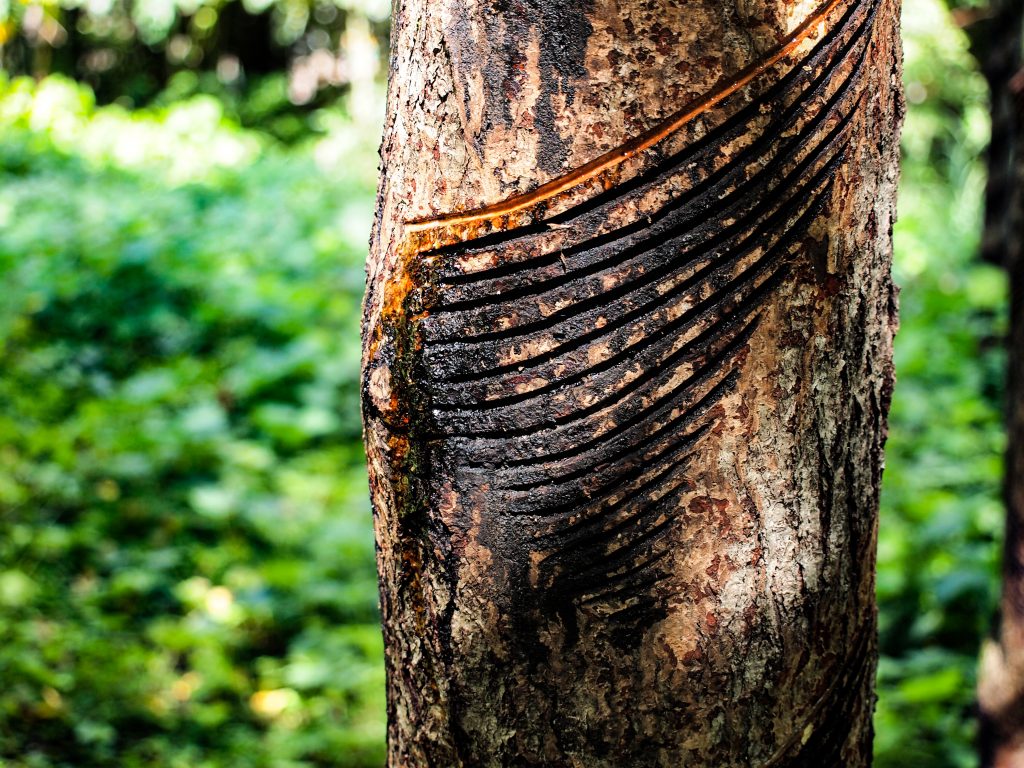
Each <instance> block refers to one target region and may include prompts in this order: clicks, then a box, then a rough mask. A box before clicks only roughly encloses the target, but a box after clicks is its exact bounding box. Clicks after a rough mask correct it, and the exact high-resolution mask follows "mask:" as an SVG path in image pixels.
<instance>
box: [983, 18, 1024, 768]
mask: <svg viewBox="0 0 1024 768" xmlns="http://www.w3.org/2000/svg"><path fill="white" fill-rule="evenodd" d="M972 43H973V46H974V49H975V51H976V53H977V54H978V59H979V62H980V64H981V68H982V71H983V72H984V74H985V77H986V79H987V80H988V84H989V88H990V92H991V100H992V141H991V144H990V147H989V155H988V171H989V174H988V175H989V178H988V188H987V193H986V200H985V230H984V233H983V236H982V255H983V257H984V258H986V259H987V260H989V261H991V262H993V263H996V264H1000V265H1002V266H1004V267H1005V268H1006V269H1007V270H1008V272H1009V276H1010V334H1009V339H1008V352H1009V359H1008V369H1009V376H1008V385H1007V433H1008V449H1007V454H1006V475H1005V484H1004V498H1005V501H1006V536H1005V541H1004V551H1003V585H1002V586H1003V594H1002V600H1001V603H1000V621H999V627H998V632H997V638H996V639H995V640H993V641H989V642H987V643H986V644H985V646H984V648H983V650H982V657H981V669H980V676H979V682H978V702H979V710H980V721H981V728H980V738H979V742H980V751H981V765H982V768H1024V256H1022V243H1024V54H1022V47H1024V6H1021V4H1020V3H1019V2H1018V1H1017V0H1002V1H1001V2H997V3H995V4H994V6H993V14H992V16H991V18H990V19H988V20H987V23H983V24H982V25H979V27H978V28H977V29H976V30H975V33H974V35H972Z"/></svg>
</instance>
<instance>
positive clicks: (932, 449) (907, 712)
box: [875, 0, 1007, 768]
mask: <svg viewBox="0 0 1024 768" xmlns="http://www.w3.org/2000/svg"><path fill="white" fill-rule="evenodd" d="M904 38H905V43H904V46H905V51H906V76H905V81H906V85H907V99H908V107H909V110H908V115H907V122H906V126H905V129H904V136H903V147H904V163H903V183H902V188H901V194H900V203H899V209H900V221H899V224H898V225H897V228H896V265H895V271H896V280H897V282H898V283H899V284H900V286H901V287H902V294H901V302H900V303H901V315H902V321H901V328H900V333H899V336H898V337H897V341H896V369H897V376H898V383H897V386H896V392H895V396H894V400H893V409H892V415H891V426H890V437H889V443H888V447H887V457H886V471H885V480H884V486H883V492H882V515H881V530H880V536H879V571H878V597H879V607H880V621H881V638H880V639H881V649H882V660H881V664H880V668H879V705H878V710H877V715H876V721H875V723H876V729H877V742H876V753H877V758H878V759H877V761H876V765H877V766H879V768H897V767H899V768H905V767H906V766H929V768H954V767H957V768H959V767H963V768H966V767H967V766H973V765H977V758H976V757H975V754H974V744H973V741H974V738H975V723H974V709H973V708H974V697H975V681H976V673H975V666H976V662H977V654H978V648H979V643H980V641H981V638H982V637H984V636H985V634H986V633H987V632H988V631H989V627H990V626H991V622H992V617H993V614H994V611H995V608H996V604H997V601H998V594H999V553H1000V548H999V544H998V542H999V539H1000V538H1001V531H1002V524H1003V514H1004V512H1003V507H1002V503H1001V500H1000V496H999V493H1000V486H1001V477H1002V451H1003V446H1004V433H1003V428H1002V414H1001V402H1002V398H1003V390H1004V365H1005V363H1004V355H1003V347H1002V345H1003V339H1004V337H1005V333H1006V322H1007V312H1006V303H1007V286H1006V279H1005V275H1004V274H1003V272H1002V271H1001V270H999V269H997V268H995V267H992V266H989V265H986V264H983V263H981V262H980V261H979V260H978V258H977V256H976V253H977V247H978V242H979V238H980V234H981V216H982V207H981V206H982V196H983V191H984V172H985V169H984V162H983V155H984V150H985V146H986V142H987V140H988V111H987V110H988V103H987V91H986V86H985V83H984V80H983V79H982V78H981V76H980V75H979V74H978V73H977V71H976V70H977V68H976V63H975V62H974V60H973V59H972V57H971V55H970V53H969V51H968V42H967V38H966V35H965V34H964V33H963V31H962V30H960V29H957V28H956V27H955V26H954V25H953V24H952V23H951V21H950V18H949V15H948V13H947V11H946V10H945V8H944V6H942V5H941V4H940V3H939V2H937V1H936V0H908V2H907V3H906V5H905V8H904Z"/></svg>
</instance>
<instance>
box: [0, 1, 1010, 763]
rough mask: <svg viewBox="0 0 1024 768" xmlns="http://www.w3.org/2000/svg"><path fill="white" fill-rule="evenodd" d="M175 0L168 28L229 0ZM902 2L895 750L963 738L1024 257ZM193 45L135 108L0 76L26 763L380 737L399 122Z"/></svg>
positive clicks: (2, 351) (970, 90)
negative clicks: (259, 74)
mask: <svg viewBox="0 0 1024 768" xmlns="http://www.w3.org/2000/svg"><path fill="white" fill-rule="evenodd" d="M0 1H2V0H0ZM168 1H169V5H168V7H170V8H172V9H173V14H172V15H173V19H174V20H173V23H172V25H171V27H166V26H165V27H160V28H159V29H162V30H164V31H163V32H160V33H159V34H160V35H164V39H163V42H161V39H160V38H159V35H157V36H156V37H152V38H147V39H152V40H153V41H155V42H149V43H145V45H148V46H150V48H151V49H153V50H157V49H160V46H162V45H164V46H165V45H169V43H170V40H171V39H173V37H174V35H175V34H178V33H179V32H180V30H181V28H182V27H181V25H185V26H188V25H195V24H196V17H197V16H198V15H199V14H200V12H201V11H202V9H203V8H204V7H210V8H214V9H216V10H217V11H218V13H219V12H220V11H221V10H222V9H223V8H225V7H227V6H226V5H217V4H214V5H209V6H206V5H203V4H194V5H187V4H181V3H180V2H177V0H173V1H172V0H168ZM304 3H305V0H301V1H300V2H299V3H298V5H304ZM271 5H273V8H274V9H275V10H272V11H271V13H272V14H273V13H286V12H292V11H287V10H281V11H279V10H276V9H277V8H278V6H280V7H281V8H285V6H286V5H287V4H286V3H284V2H283V0H282V2H275V3H272V4H271ZM261 7H270V6H269V5H268V6H261ZM291 7H292V6H291V5H288V8H291ZM295 7H298V6H295ZM304 7H306V8H307V10H308V9H312V10H309V11H308V13H311V14H314V15H315V13H316V8H318V7H319V6H315V5H304ZM339 7H341V8H342V9H343V10H345V9H348V10H351V9H352V8H357V7H360V6H359V4H358V3H356V4H345V3H342V4H341V6H339ZM48 8H50V11H48V12H52V13H54V14H57V15H54V18H63V17H62V16H59V14H60V13H70V12H71V11H72V10H75V9H76V8H79V10H81V9H86V8H87V6H81V7H79V6H76V5H72V4H67V5H62V6H48ZM88 8H93V6H92V5H90V6H88ZM95 8H97V9H99V11H97V13H98V14H99V15H98V16H97V18H101V17H102V13H100V12H101V11H102V12H104V13H107V14H113V16H116V15H117V14H118V13H144V12H146V13H148V12H153V13H156V11H153V10H152V9H153V8H156V6H153V5H152V4H146V3H141V4H137V5H135V6H128V5H125V6H123V7H122V6H117V5H116V4H115V5H110V4H107V5H104V4H102V3H101V4H98V5H95ZM104 8H105V9H106V11H104ZM147 8H149V9H150V11H147V10H146V9H147ZM118 9H120V10H118ZM94 10H95V9H94ZM257 10H258V9H257ZM293 10H294V9H293ZM23 11H24V8H22V10H21V11H19V13H20V12H23ZM364 11H365V9H364ZM75 12H76V13H78V12H79V11H78V10H75ZM83 12H85V11H83ZM92 12H93V11H92V10H88V13H92ZM162 12H166V9H165V10H164V11H162ZM296 12H297V11H296ZM327 15H328V16H329V14H327ZM113 16H111V18H113ZM164 18H165V19H166V18H167V17H166V16H165V17H164ZM218 18H219V17H218ZM275 18H276V17H275ZM323 18H327V16H324V17H323ZM208 20H209V19H208ZM307 20H308V19H307ZM905 21H906V33H907V41H906V53H907V61H906V65H907V83H908V89H907V93H908V100H909V117H908V120H907V125H906V129H905V132H904V148H905V164H904V170H903V187H902V196H901V202H900V210H901V220H900V223H899V225H898V227H897V231H896V245H897V259H896V275H897V280H898V282H899V283H900V284H901V285H902V286H903V295H902V317H903V320H902V330H901V332H900V335H899V338H898V341H897V365H898V372H899V384H898V387H897V390H896V395H895V400H894V404H893V412H892V420H891V436H890V441H889V450H888V467H887V470H886V475H885V487H884V492H883V510H882V522H881V534H880V549H879V584H878V594H879V601H880V612H881V649H882V654H883V658H882V662H881V665H880V670H879V695H880V700H879V706H878V715H877V718H876V726H877V732H878V736H877V750H876V751H877V765H879V766H880V767H881V768H896V767H897V766H899V767H901V768H903V767H905V766H929V768H961V767H966V766H970V765H973V764H974V763H975V760H974V758H973V745H972V739H973V738H974V723H973V710H972V706H973V705H972V702H973V698H974V682H975V671H974V670H975V660H976V655H977V649H978V645H979V641H980V638H981V637H982V636H983V635H984V634H985V632H986V631H987V629H988V626H989V623H990V620H991V616H992V613H993V611H994V607H995V604H996V598H997V594H998V578H997V571H998V545H997V541H998V539H999V535H1000V530H1001V524H1002V509H1001V505H1000V502H999V498H998V489H999V483H1000V472H1001V461H1000V456H1001V451H1002V445H1003V437H1002V429H1001V417H1000V402H1001V398H1002V388H1003V365H1004V362H1003V355H1002V353H1001V344H1002V339H1003V337H1004V335H1005V323H1006V311H1005V301H1006V296H1005V294H1006V288H1005V281H1004V277H1003V275H1002V274H1001V273H1000V272H999V271H998V270H996V269H994V268H992V267H989V266H985V265H983V264H981V263H979V262H978V261H977V260H976V259H975V250H976V246H977V241H978V236H979V228H980V214H981V211H980V200H981V191H982V184H983V173H984V168H983V163H982V155H983V151H984V145H985V141H986V138H987V115H986V94H985V86H984V83H983V82H982V80H981V78H980V77H979V76H978V75H977V74H976V72H975V67H974V63H973V61H972V59H971V57H970V55H969V53H968V50H967V43H966V39H965V36H964V34H963V33H962V32H961V31H960V30H958V29H956V28H955V27H954V25H953V24H952V23H951V22H950V19H949V16H948V13H947V11H946V10H945V9H944V7H943V6H941V5H940V4H939V2H938V0H908V2H907V8H906V13H905ZM132 23H133V24H136V26H138V27H139V29H142V27H141V26H140V25H138V23H137V22H132ZM204 23H205V22H204ZM275 23H276V22H275ZM175 25H178V26H175ZM304 29H306V28H304ZM168 30H170V31H168ZM175 30H177V31H175ZM307 31H308V30H307ZM140 34H141V33H140ZM147 34H149V33H147ZM190 34H191V33H190ZM302 34H306V32H303V33H302ZM132 44H133V45H134V44H135V43H132ZM204 44H205V43H204ZM55 50H56V49H55ZM127 60H128V59H126V61H127ZM184 74H185V76H186V79H182V72H178V73H177V74H175V75H173V76H172V77H171V78H170V79H169V80H168V82H167V83H165V84H164V85H163V86H162V87H163V88H164V89H163V90H162V91H160V93H159V94H158V95H157V96H155V97H154V98H153V99H151V104H152V106H151V107H149V108H147V109H143V110H134V111H131V110H129V109H126V108H123V107H121V106H116V105H114V106H103V107H97V106H96V105H95V103H94V96H93V91H92V90H91V89H90V88H89V87H83V86H82V85H80V84H75V83H73V82H71V81H69V80H65V79H61V78H59V77H50V78H47V79H44V80H42V81H41V82H39V83H38V84H36V83H32V82H30V81H28V80H24V79H22V80H4V81H0V134H2V135H3V138H4V140H3V142H2V143H0V284H2V285H3V292H2V294H0V371H2V375H0V765H4V766H10V767H11V768H57V767H58V766H60V767H61V768H64V767H74V768H91V767H92V766H125V767H126V768H131V767H132V766H142V765H146V766H161V767H163V766H167V767H169V768H177V767H179V766H180V767H181V768H186V767H187V768H206V767H209V768H221V767H224V768H227V767H228V766H230V767H231V768H235V767H236V766H237V767H238V768H248V767H250V766H252V767H253V768H257V767H260V768H262V767H263V766H266V767H267V768H279V767H281V768H288V767H290V766H295V767H296V768H297V767H298V766H328V765H330V766H352V767H355V766H360V767H362V766H375V765H380V764H381V762H382V760H383V734H384V702H383V672H382V662H381V640H380V632H379V627H378V623H377V622H378V617H377V612H376V585H375V577H374V571H373V538H372V532H371V517H370V512H369V509H368V505H367V501H366V496H367V493H366V479H365V472H364V469H363V467H362V453H361V449H360V446H359V442H358V437H359V424H358V407H357V379H358V326H357V323H358V313H359V298H360V294H361V291H362V283H363V274H362V261H363V258H364V255H365V243H366V239H367V234H368V231H369V222H370V219H371V216H372V208H373V186H374V171H373V165H374V162H375V156H374V152H373V145H374V142H375V141H376V135H375V131H376V128H373V129H370V130H365V129H360V128H358V127H357V125H356V124H354V123H353V122H351V120H349V119H348V118H347V117H345V114H346V110H344V109H339V108H331V109H324V108H319V106H318V104H317V103H313V104H312V106H311V107H309V108H307V109H306V111H305V112H304V113H303V116H302V126H301V127H300V129H295V130H292V129H285V128H282V123H281V122H280V120H281V119H282V116H281V114H280V113H279V112H278V111H276V108H275V107H273V105H274V104H275V103H277V101H280V99H281V98H282V96H281V93H283V91H282V90H281V89H282V88H283V87H284V86H282V85H281V84H280V83H281V82H283V81H282V80H281V79H280V78H278V80H277V81H268V82H277V83H278V85H272V86H266V85H260V84H259V83H258V82H255V81H249V82H248V83H246V84H245V85H244V88H241V86H240V88H241V90H239V91H238V92H237V93H232V92H229V91H230V89H227V90H225V89H220V90H218V89H217V88H213V87H210V88H206V87H205V86H204V87H200V86H199V85H197V83H200V81H201V80H202V78H205V77H208V76H209V73H207V74H203V72H202V71H201V67H198V68H196V70H195V71H194V72H191V73H189V72H185V73H184ZM175 78H177V80H176V79H175ZM187 78H192V79H191V80H189V79H187ZM93 84H94V85H95V84H96V83H93ZM101 85H102V84H101ZM102 87H104V88H106V87H108V86H107V85H103V86H102ZM110 87H114V86H113V85H111V86H110ZM126 87H127V86H126ZM261 88H262V89H264V90H263V91H261ZM267 88H270V91H267V90H266V89H267ZM274 88H277V89H278V90H277V91H273V89H274ZM271 91H273V93H277V96H274V95H273V93H271ZM199 92H206V93H207V94H215V95H216V98H213V96H211V95H205V96H203V95H196V94H197V93H199ZM261 93H262V95H260V94H261ZM267 93H271V95H270V96H267ZM108 95H109V94H108ZM261 99H263V101H261ZM275 99H276V100H277V101H275ZM101 100H104V99H103V98H102V97H101ZM105 100H106V101H111V100H113V101H118V102H119V103H120V102H121V101H125V103H126V104H131V103H135V101H136V99H134V97H132V98H129V99H127V100H120V99H109V98H107V99H105ZM259 104H264V105H270V106H268V107H267V108H266V109H265V110H264V111H262V112H261V111H259V109H257V108H256V107H253V106H252V105H259ZM246 105H249V106H248V107H247V106H246ZM248 108H251V109H252V111H250V112H247V113H245V114H242V113H243V112H244V111H245V109H248ZM240 121H241V122H244V123H246V124H249V125H252V126H255V127H257V128H258V129H259V130H252V129H246V128H242V127H240V124H239V123H240ZM293 127H294V126H293ZM285 134H287V136H286V138H289V139H290V140H294V141H296V142H297V143H294V144H293V145H291V146H289V147H285V146H284V145H282V143H281V142H280V141H279V139H280V137H282V136H283V135H285Z"/></svg>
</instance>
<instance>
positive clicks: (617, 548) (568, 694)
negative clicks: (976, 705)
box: [363, 0, 902, 768]
mask: <svg viewBox="0 0 1024 768" xmlns="http://www.w3.org/2000/svg"><path fill="white" fill-rule="evenodd" d="M897 17H898V3H897V2H896V0H827V1H826V2H824V3H822V4H820V5H815V3H813V2H799V3H794V2H789V1H784V0H736V1H735V2H729V1H727V2H722V0H616V1H614V2H613V0H585V1H581V2H570V0H543V1H542V0H470V1H469V2H466V0H459V1H458V2H456V0H440V1H438V0H430V1H429V2H428V0H399V1H398V2H397V3H396V7H395V13H394V17H393V39H392V60H391V73H390V74H391V76H390V87H389V96H388V99H389V101H388V104H389V106H388V119H387V124H386V126H385V131H384V140H383V144H382V149H381V156H382V174H381V184H380V192H379V201H378V216H377V221H376V225H375V229H374V234H373V238H372V242H371V257H370V261H369V265H368V290H367V296H366V301H365V306H364V328H363V332H364V360H363V366H364V389H363V407H364V421H365V436H366V447H367V453H368V457H369V466H370V476H371V494H372V498H373V505H374V511H375V525H376V532H377V541H378V553H379V555H378V566H379V572H380V581H381V608H382V614H383V621H384V635H385V647H386V664H387V675H388V718H389V730H388V741H389V745H388V755H389V763H388V764H389V766H392V768H397V767H398V766H417V767H418V766H437V767H438V768H454V767H455V766H466V767H467V768H469V767H472V768H476V767H478V766H526V765H538V766H552V767H560V766H566V767H569V766H572V767H573V768H580V767H582V768H602V767H604V766H607V767H609V768H611V767H612V766H615V767H616V768H622V767H624V766H637V767H638V768H640V767H643V768H646V767H647V766H681V765H686V766H715V767H716V768H729V767H730V766H736V767H737V768H738V767H739V766H815V768H817V767H819V766H839V765H842V766H864V765H868V764H869V763H870V752H871V744H870V741H871V712H872V709H873V701H874V694H873V681H874V669H875V659H876V638H875V635H876V630H875V626H876V622H875V607H874V605H875V603H874V560H875V535H876V524H877V505H878V490H879V484H880V479H881V471H882V446H883V442H884V437H885V432H886V413H887V410H888V404H889V398H890V393H891V390H892V383H893V378H892V369H891V351H892V336H893V333H894V330H895V325H896V297H895V292H894V289H893V286H892V283H891V281H890V261H891V231H892V223H893V217H894V197H895V190H896V181H897V157H898V126H899V123H900V121H901V117H902V101H901V96H900V86H899V83H900V55H899V46H898V40H897V26H898V18H897Z"/></svg>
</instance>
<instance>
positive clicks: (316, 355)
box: [0, 81, 384, 768]
mask: <svg viewBox="0 0 1024 768" xmlns="http://www.w3.org/2000/svg"><path fill="white" fill-rule="evenodd" d="M0 126H2V127H0V130H2V131H3V133H4V135H5V139H7V140H5V142H4V145H3V149H2V152H0V274H2V276H3V277H2V279H3V285H4V294H3V296H4V298H3V301H2V302H0V344H2V346H0V366H2V370H3V372H4V374H3V376H2V377H0V455H2V457H3V459H2V465H3V467H4V471H3V473H2V474H0V563H3V566H2V569H0V570H2V572H0V606H2V611H3V617H4V621H3V622H2V623H0V680H3V691H2V693H0V756H3V757H6V758H8V759H9V760H12V761H15V762H14V764H15V765H19V766H21V765H23V766H76V767H85V766H101V765H102V766H107V765H118V766H136V765H138V766H141V765H160V766H189V767H194V766H231V767H232V768H235V767H237V766H274V767H275V768H276V767H277V766H313V765H332V766H335V765H343V766H369V765H379V764H380V762H381V760H382V738H383V727H384V725H383V701H382V697H383V679H382V674H383V673H382V670H381V640H380V632H379V625H378V616H377V609H376V585H375V575H374V561H373V538H372V532H371V526H370V512H369V509H368V504H367V500H366V497H367V493H366V480H365V475H364V470H363V468H362V454H361V450H360V447H359V444H358V438H359V423H358V403H357V395H358V389H357V387H358V383H357V382H358V367H359V351H358V313H359V299H360V294H361V291H362V283H363V272H362V262H363V257H364V245H363V244H364V243H365V240H366V236H367V232H368V227H369V216H370V214H371V209H372V200H373V198H372V186H373V169H372V166H370V165H369V162H370V161H369V160H368V159H367V158H368V157H371V156H372V152H371V151H367V149H366V148H365V147H362V146H359V147H357V146H356V145H355V144H353V143H352V139H351V137H349V138H348V139H346V137H344V136H340V137H335V138H329V139H327V140H325V141H322V142H320V143H319V144H315V145H308V146H306V147H305V148H303V149H302V150H299V151H296V152H293V153H290V154H282V153H280V152H278V151H276V150H274V149H273V148H271V147H267V146H264V143H263V142H261V141H260V140H259V139H258V137H255V136H253V135H251V134H245V133H242V132H240V131H239V130H238V129H237V128H233V127H231V126H230V125H228V124H227V123H225V122H224V121H223V119H222V118H221V115H220V113H219V110H218V108H217V105H216V104H215V103H214V102H209V101H195V102H189V103H185V104H180V105H177V106H175V107H173V108H171V109H168V110H165V111H160V112H146V113H136V114H127V113H124V112H122V111H120V110H116V109H103V110H98V111H97V110H94V109H93V108H92V107H91V104H90V100H89V97H88V93H87V91H84V90H82V89H81V88H79V87H77V86H73V85H72V84H70V83H67V82H63V81H47V82H45V83H44V84H43V85H42V86H40V87H39V88H34V87H32V86H30V85H28V84H26V83H25V82H14V83H8V84H6V85H4V86H3V87H2V93H0ZM332 158H333V161H332ZM318 161H319V163H318Z"/></svg>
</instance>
